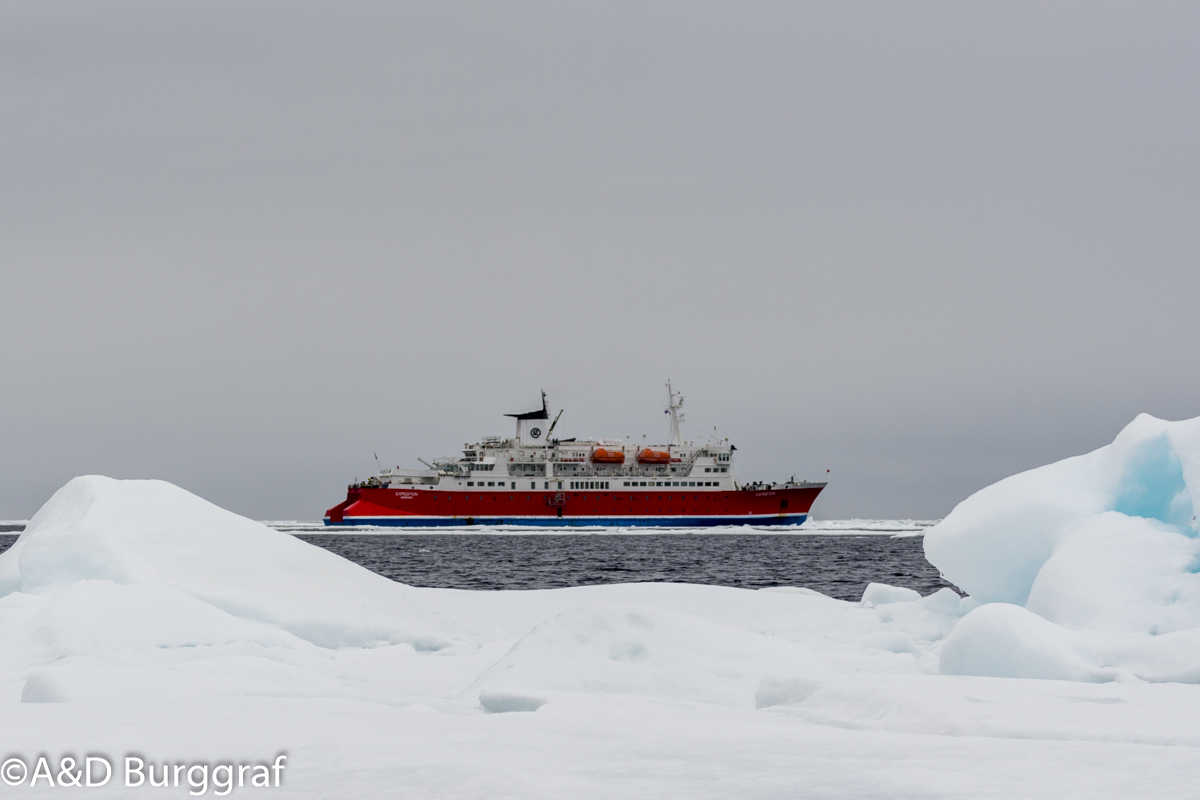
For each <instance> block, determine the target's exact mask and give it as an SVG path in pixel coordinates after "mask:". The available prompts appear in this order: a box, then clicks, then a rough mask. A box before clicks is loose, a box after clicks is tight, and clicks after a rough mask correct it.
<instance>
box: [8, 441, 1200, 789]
mask: <svg viewBox="0 0 1200 800" xmlns="http://www.w3.org/2000/svg"><path fill="white" fill-rule="evenodd" d="M1148 419H1149V418H1139V420H1138V421H1135V423H1134V424H1133V425H1131V426H1130V429H1127V430H1126V431H1125V432H1123V433H1122V434H1121V437H1119V438H1118V443H1121V442H1122V437H1125V438H1128V434H1129V432H1130V430H1131V429H1135V428H1138V429H1145V430H1151V429H1153V428H1154V426H1156V425H1157V426H1158V428H1157V429H1158V430H1160V431H1163V432H1166V431H1174V433H1172V435H1173V436H1174V437H1175V438H1174V439H1172V438H1169V437H1168V438H1167V439H1166V441H1167V447H1168V449H1169V452H1170V453H1176V450H1175V449H1174V448H1176V446H1177V445H1176V442H1184V443H1186V441H1187V439H1186V431H1185V430H1184V429H1186V428H1187V426H1189V425H1190V426H1192V428H1190V429H1189V430H1191V431H1192V432H1193V433H1194V432H1195V425H1194V422H1193V423H1175V424H1174V425H1175V426H1176V427H1172V424H1170V423H1161V422H1159V421H1157V420H1150V421H1146V420H1148ZM1164 435H1165V433H1164ZM1142 438H1143V439H1145V438H1146V437H1142ZM1191 441H1192V442H1193V444H1194V443H1195V441H1196V440H1195V438H1194V437H1193V439H1192V440H1191ZM1115 446H1116V445H1114V446H1113V447H1115ZM1178 446H1180V447H1182V446H1183V445H1178ZM1098 452H1100V451H1098ZM1122 452H1125V453H1130V452H1132V453H1135V454H1136V453H1143V454H1144V453H1145V452H1147V451H1146V450H1145V449H1144V448H1143V449H1142V450H1139V449H1138V448H1137V447H1134V446H1132V445H1125V446H1124V450H1123V451H1122ZM1195 452H1197V451H1195V450H1193V451H1192V454H1193V455H1194V454H1195ZM1150 456H1151V458H1150V461H1151V462H1153V461H1154V458H1159V461H1165V462H1166V465H1167V466H1168V467H1171V466H1172V465H1173V464H1174V463H1176V462H1173V461H1171V458H1170V457H1169V456H1166V455H1163V451H1162V450H1161V449H1160V450H1157V451H1155V450H1153V448H1152V447H1151V448H1150ZM1139 457H1141V458H1143V462H1144V461H1145V458H1144V456H1136V455H1135V457H1133V461H1132V462H1130V463H1135V462H1136V463H1143V462H1137V458H1139ZM1189 457H1190V456H1189ZM1114 458H1115V456H1114ZM1089 459H1090V461H1089ZM1175 459H1176V461H1177V462H1178V463H1179V464H1180V468H1179V469H1180V472H1181V473H1183V472H1184V471H1185V467H1184V466H1183V465H1184V463H1185V455H1184V454H1176V455H1175ZM1101 460H1103V459H1102V458H1098V457H1097V454H1095V453H1093V454H1091V456H1085V457H1083V461H1079V460H1075V459H1072V460H1069V461H1068V462H1063V463H1064V464H1066V463H1077V464H1078V463H1082V464H1085V465H1086V464H1091V463H1092V462H1093V461H1101ZM1193 462H1194V460H1193V461H1187V463H1188V464H1193ZM1154 463H1157V462H1154ZM1193 465H1194V464H1193ZM1153 466H1154V464H1151V468H1153ZM1160 466H1161V465H1160ZM1043 469H1045V470H1048V471H1049V472H1048V476H1049V477H1048V478H1047V479H1045V480H1041V479H1038V478H1029V477H1027V476H1030V475H1034V474H1036V473H1037V472H1038V471H1037V470H1035V471H1033V472H1032V473H1026V474H1025V475H1024V476H1017V478H1021V479H1022V481H1019V482H1018V483H1019V486H1018V488H1017V489H1012V488H1004V489H1002V490H1000V491H999V492H993V491H992V490H994V489H997V487H1003V486H1004V485H1005V483H1006V482H1002V483H1001V484H997V487H992V489H989V490H985V491H984V492H980V493H979V494H977V495H975V496H974V497H973V498H971V499H969V500H968V501H966V502H964V503H963V504H962V505H960V506H959V508H958V509H956V510H955V512H954V514H952V515H951V516H950V517H948V518H947V519H946V520H945V521H944V522H943V523H941V525H939V526H937V527H935V528H933V529H932V530H930V531H929V533H928V535H927V548H928V550H929V553H930V556H931V559H936V560H935V561H934V563H935V564H937V565H938V566H939V567H940V568H941V569H942V570H943V571H944V572H945V573H946V575H947V576H948V577H949V578H950V579H951V580H953V581H955V583H956V585H959V586H962V587H964V588H968V589H969V590H971V591H973V592H980V593H981V594H982V596H979V597H965V598H964V597H959V596H958V595H957V594H955V593H954V592H953V591H951V590H949V589H943V590H941V591H939V592H937V593H935V594H933V595H930V596H928V597H921V596H919V595H918V594H917V593H916V592H914V591H912V590H910V589H906V588H903V587H896V586H886V585H883V584H872V585H871V586H869V587H868V588H867V590H866V591H865V593H864V596H863V600H862V601H860V602H858V603H848V602H843V601H839V600H834V599H831V598H829V597H826V596H823V595H821V594H818V593H816V592H813V591H811V590H808V589H804V588H799V587H777V588H774V589H767V590H761V591H752V590H743V589H733V588H724V587H713V586H697V585H689V584H648V583H643V584H620V585H608V586H587V587H577V588H571V589H559V590H540V591H496V592H471V591H460V590H450V589H420V588H415V587H410V586H406V585H403V584H398V583H395V582H392V581H389V580H387V579H384V578H382V577H380V576H378V575H375V574H374V573H371V572H369V571H368V570H366V569H363V568H361V567H358V566H356V565H354V564H352V563H350V562H347V561H345V560H343V559H341V558H339V557H337V556H335V555H333V554H332V553H330V552H328V551H325V550H323V549H321V548H318V547H315V546H312V545H309V544H307V543H305V542H303V541H301V540H298V539H295V538H294V537H292V536H290V535H289V534H287V533H284V532H280V531H276V530H272V529H271V528H268V527H267V526H265V525H262V524H260V523H257V522H253V521H250V520H247V519H244V518H242V517H239V516H237V515H235V514H232V513H230V512H228V511H224V510H222V509H220V508H218V507H216V506H214V505H212V504H210V503H208V502H206V501H204V500H202V499H200V498H198V497H196V496H194V495H192V494H189V493H188V492H186V491H184V490H182V489H180V488H178V487H175V486H172V485H170V484H167V483H163V482H160V481H116V480H112V479H109V478H103V477H96V476H89V477H83V478H76V479H75V480H73V481H71V482H70V483H68V484H67V485H66V486H64V487H63V488H62V489H60V490H59V491H58V492H57V493H56V494H55V495H54V496H53V497H52V498H51V499H50V500H49V501H48V502H47V503H46V505H45V506H44V507H43V508H42V509H41V510H40V511H39V512H38V513H37V515H35V516H34V518H33V519H32V520H30V522H29V525H28V527H27V528H26V530H25V532H24V533H23V534H22V535H21V537H20V538H19V539H18V541H17V543H16V544H14V545H13V547H12V548H10V549H9V550H8V551H7V552H5V553H4V554H2V555H0V642H3V647H2V648H0V703H3V704H4V706H5V708H4V713H3V716H2V717H0V719H3V720H4V722H3V727H0V731H2V732H3V733H4V734H5V738H6V740H7V742H8V744H7V747H8V754H6V755H5V756H4V757H5V758H8V757H9V756H10V755H11V756H18V757H21V758H25V759H26V760H29V761H30V763H31V764H32V760H33V759H34V758H36V756H37V755H39V754H47V755H49V756H51V757H52V758H57V757H58V756H59V755H61V754H75V755H76V756H78V755H80V754H83V753H85V752H87V753H101V754H105V755H107V756H108V757H110V759H112V760H113V762H114V764H118V763H119V760H120V758H121V757H122V756H123V755H124V754H126V753H139V754H141V755H142V756H143V757H145V758H147V759H148V760H151V761H155V762H162V761H171V762H179V763H182V762H184V761H186V762H188V763H194V762H198V761H206V760H209V761H212V762H214V763H216V762H227V761H229V760H233V761H236V762H258V761H269V760H270V759H273V758H274V756H275V755H276V754H277V753H280V752H286V753H287V754H288V769H287V773H286V778H285V781H284V785H283V787H282V788H281V789H279V790H272V793H274V794H284V795H294V796H303V797H395V796H412V797H561V796H568V795H569V796H581V797H611V796H617V795H621V796H627V795H628V796H637V797H684V796H686V797H732V796H737V797H783V796H786V797H796V796H801V797H889V798H892V797H914V798H915V797H921V798H925V797H965V796H970V797H1016V796H1021V797H1047V796H1055V797H1133V796H1163V795H1172V796H1185V795H1187V794H1188V793H1189V792H1191V791H1193V790H1194V786H1195V781H1196V778H1197V777H1198V776H1200V770H1198V769H1197V767H1196V764H1197V763H1198V762H1197V755H1200V752H1198V751H1197V748H1200V733H1198V732H1197V731H1200V728H1197V727H1196V725H1195V723H1194V720H1195V719H1196V718H1197V715H1200V687H1197V686H1195V685H1192V683H1184V681H1188V682H1195V681H1200V635H1198V634H1200V623H1198V622H1197V620H1196V616H1195V614H1194V610H1195V609H1196V607H1197V604H1196V602H1195V599H1194V598H1195V595H1194V590H1193V585H1192V583H1191V580H1192V578H1191V577H1190V576H1194V574H1195V573H1193V572H1189V571H1188V570H1189V569H1194V568H1195V551H1194V549H1189V547H1191V545H1192V544H1194V542H1195V541H1196V539H1195V530H1194V528H1193V527H1191V523H1190V516H1188V518H1187V519H1184V516H1187V514H1186V512H1187V510H1188V509H1190V496H1191V495H1190V492H1189V491H1188V490H1189V488H1190V487H1191V486H1194V485H1196V484H1195V483H1194V482H1193V483H1188V480H1189V479H1190V478H1184V479H1182V480H1183V484H1182V485H1183V487H1184V490H1183V491H1184V494H1185V496H1184V497H1183V499H1180V498H1179V494H1180V492H1179V491H1178V490H1176V493H1175V495H1173V496H1172V497H1171V498H1169V499H1168V500H1167V501H1166V502H1165V503H1163V502H1160V500H1161V497H1160V495H1161V494H1162V492H1160V493H1159V495H1155V491H1157V489H1156V488H1155V487H1157V486H1158V485H1159V484H1157V483H1155V484H1153V486H1150V485H1149V483H1148V479H1147V480H1146V481H1143V485H1145V486H1147V487H1148V488H1147V491H1145V492H1143V493H1142V494H1141V495H1138V498H1140V502H1141V503H1142V504H1141V505H1140V506H1137V507H1136V508H1135V507H1134V506H1133V505H1130V504H1129V503H1125V504H1124V505H1122V504H1120V503H1116V502H1110V503H1107V504H1106V503H1104V502H1095V501H1094V500H1088V502H1084V500H1082V499H1080V498H1085V497H1087V498H1091V496H1092V494H1095V493H1097V491H1098V490H1095V489H1094V488H1092V489H1090V490H1089V488H1088V486H1087V476H1082V477H1081V476H1080V475H1077V474H1074V473H1072V471H1071V470H1070V469H1063V468H1062V467H1061V465H1051V467H1046V468H1043ZM1105 469H1110V470H1115V471H1116V472H1118V473H1121V470H1120V469H1117V468H1112V467H1105ZM1165 471H1166V472H1167V473H1168V483H1169V473H1170V470H1169V469H1168V470H1165ZM1121 474H1124V473H1121ZM1155 474H1157V473H1155ZM1186 474H1187V475H1188V476H1190V477H1194V474H1195V473H1194V471H1193V472H1188V473H1186ZM1064 476H1065V477H1064ZM1068 477H1070V478H1072V480H1074V483H1073V484H1072V485H1073V486H1075V487H1076V490H1075V493H1074V494H1070V493H1068V495H1067V496H1066V498H1065V499H1063V500H1062V501H1060V503H1059V506H1056V508H1059V509H1060V510H1059V511H1056V512H1055V514H1053V515H1052V514H1049V513H1048V512H1047V513H1046V514H1045V515H1043V516H1040V517H1039V516H1038V514H1037V513H1036V512H1037V511H1038V509H1039V508H1041V509H1044V507H1046V506H1047V505H1051V500H1052V499H1053V498H1054V488H1053V486H1050V487H1049V488H1047V487H1046V485H1045V484H1047V483H1055V482H1062V483H1064V484H1066V483H1071V481H1069V480H1068V479H1067V478H1068ZM1009 480H1010V481H1012V480H1014V479H1009ZM1122 480H1123V479H1119V480H1117V481H1116V485H1117V486H1118V487H1120V486H1127V485H1130V484H1128V483H1122ZM1171 485H1174V484H1171ZM1118 491H1119V490H1118ZM1163 491H1165V490H1163ZM989 492H990V493H991V494H989ZM1128 494H1129V493H1128V492H1126V495H1122V496H1127V495H1128ZM1135 494H1136V492H1135ZM981 498H982V499H981ZM1031 498H1032V499H1031ZM1156 498H1157V499H1156ZM1076 502H1078V506H1076V505H1072V504H1073V503H1076ZM1022 504H1024V505H1023V506H1022ZM1061 508H1066V509H1068V510H1071V509H1076V510H1075V511H1073V512H1072V513H1074V514H1075V516H1076V517H1077V519H1075V520H1074V521H1073V522H1070V521H1063V522H1062V526H1061V529H1060V528H1056V527H1055V526H1054V525H1053V524H1051V523H1050V522H1048V521H1047V519H1049V518H1051V517H1052V518H1053V519H1055V520H1066V519H1067V517H1069V516H1070V514H1068V513H1067V512H1066V511H1062V510H1061ZM1149 508H1155V509H1166V511H1165V512H1164V513H1163V514H1161V515H1159V516H1138V515H1135V514H1133V513H1131V512H1133V511H1135V510H1143V511H1145V510H1146V509H1149ZM1023 509H1024V510H1023ZM996 519H999V520H1001V522H999V523H997V522H995V520H996ZM1004 520H1009V521H1010V522H1008V523H1005V522H1004ZM1014 520H1015V522H1012V521H1014ZM1005 524H1009V525H1015V526H1016V527H1015V529H1014V530H1013V532H1012V534H1011V536H1010V537H1009V538H1008V539H1007V540H1006V539H1005V538H1004V536H1003V535H1002V531H1003V530H1004V526H1005ZM1022 525H1023V526H1024V527H1022ZM1081 526H1082V527H1081ZM1030 527H1032V528H1033V529H1035V530H1034V532H1030ZM1081 530H1082V531H1083V532H1082V533H1080V532H1079V531H1081ZM1044 537H1052V538H1053V542H1051V543H1050V544H1049V545H1047V544H1046V543H1045V542H1044V541H1043V538H1044ZM1022 547H1024V548H1026V549H1027V550H1029V551H1030V552H1026V553H1024V554H1021V553H1020V552H1018V551H1020V549H1021V548H1022ZM972 554H973V555H972ZM1037 554H1043V555H1041V556H1038V555H1037ZM1005 556H1007V559H1006V558H1005ZM1039 557H1040V558H1041V562H1040V564H1038V566H1037V569H1036V570H1035V573H1034V575H1033V576H1032V577H1031V578H1030V579H1029V580H1028V584H1027V586H1026V588H1025V590H1024V596H1021V597H1017V596H1016V595H1015V594H1012V592H1014V591H1019V586H1018V584H1019V583H1020V581H1022V580H1024V578H1023V577H1022V576H1023V575H1024V572H1023V571H1022V570H1028V569H1029V565H1030V564H1031V563H1033V562H1035V561H1037V558H1039ZM1189 559H1191V560H1190V561H1189ZM993 561H994V562H995V565H996V570H997V571H998V572H1000V573H1002V574H1003V575H1005V576H1008V577H1007V578H1006V579H1003V580H1001V579H996V578H995V577H994V576H992V575H991V574H990V573H989V570H988V568H987V565H988V564H989V563H992V562H993ZM984 562H987V563H984ZM1006 581H1007V582H1006ZM1014 587H1016V588H1014ZM1006 590H1007V591H1008V592H1010V594H1004V591H1006ZM988 592H992V593H993V594H987V593H988ZM996 593H999V594H996ZM1017 600H1019V601H1020V602H1019V603H1018V602H1016V601H1017ZM1172 600H1173V602H1170V601H1172ZM981 601H986V602H982V603H981ZM1188 664H1191V665H1192V666H1191V667H1190V669H1191V672H1188V666H1187V665H1188ZM10 791H17V790H15V789H13V790H10ZM162 791H163V792H166V791H168V790H162ZM169 791H170V792H172V793H173V794H175V795H181V794H182V793H183V792H184V791H185V789H184V788H178V789H176V788H172V789H171V790H169ZM214 791H215V790H214V788H213V787H210V788H209V789H208V793H209V794H212V793H214ZM243 791H251V790H250V789H246V790H235V793H238V794H240V793H242V792H243ZM93 792H94V793H95V795H94V796H97V797H105V796H122V797H124V796H128V797H137V796H141V795H142V794H144V793H146V792H150V793H154V792H155V790H153V789H149V788H147V787H144V786H143V787H140V788H125V787H124V786H123V785H122V782H121V776H120V775H118V776H117V779H116V780H114V781H113V782H112V783H111V784H110V785H108V786H106V787H103V788H100V789H90V790H89V791H88V794H89V796H92V793H93Z"/></svg>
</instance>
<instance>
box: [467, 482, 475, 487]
mask: <svg viewBox="0 0 1200 800" xmlns="http://www.w3.org/2000/svg"><path fill="white" fill-rule="evenodd" d="M474 485H475V481H467V486H474Z"/></svg>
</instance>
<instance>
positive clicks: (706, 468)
mask: <svg viewBox="0 0 1200 800" xmlns="http://www.w3.org/2000/svg"><path fill="white" fill-rule="evenodd" d="M704 471H705V472H712V467H705V468H704Z"/></svg>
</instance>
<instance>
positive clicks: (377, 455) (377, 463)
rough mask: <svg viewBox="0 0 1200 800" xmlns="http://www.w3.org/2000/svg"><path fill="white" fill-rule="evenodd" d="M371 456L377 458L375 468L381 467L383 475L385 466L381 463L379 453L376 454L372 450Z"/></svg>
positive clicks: (380, 470) (380, 472) (380, 471)
mask: <svg viewBox="0 0 1200 800" xmlns="http://www.w3.org/2000/svg"><path fill="white" fill-rule="evenodd" d="M371 455H373V456H375V466H377V467H379V474H380V475H382V474H383V464H380V463H379V453H376V452H375V451H374V450H372V451H371Z"/></svg>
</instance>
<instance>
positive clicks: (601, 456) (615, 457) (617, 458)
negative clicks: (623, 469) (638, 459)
mask: <svg viewBox="0 0 1200 800" xmlns="http://www.w3.org/2000/svg"><path fill="white" fill-rule="evenodd" d="M592 461H593V462H595V463H597V464H624V463H625V453H624V452H622V451H620V450H605V449H604V448H603V447H598V448H596V449H595V450H593V451H592Z"/></svg>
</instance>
